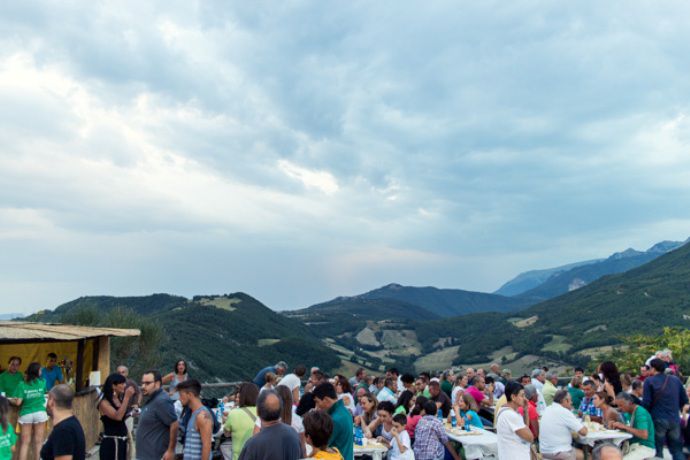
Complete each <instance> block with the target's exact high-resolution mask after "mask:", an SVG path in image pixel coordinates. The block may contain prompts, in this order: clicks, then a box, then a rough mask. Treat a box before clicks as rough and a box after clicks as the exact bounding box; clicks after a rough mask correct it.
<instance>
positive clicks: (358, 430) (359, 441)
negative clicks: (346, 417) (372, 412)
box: [355, 426, 364, 446]
mask: <svg viewBox="0 0 690 460" xmlns="http://www.w3.org/2000/svg"><path fill="white" fill-rule="evenodd" d="M363 444H364V433H363V432H362V427H360V426H356V427H355V445H356V446H361V445H363Z"/></svg>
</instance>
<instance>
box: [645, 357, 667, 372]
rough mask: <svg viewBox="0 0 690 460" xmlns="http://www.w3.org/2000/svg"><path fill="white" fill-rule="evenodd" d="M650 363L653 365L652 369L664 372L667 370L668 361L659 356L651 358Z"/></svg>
mask: <svg viewBox="0 0 690 460" xmlns="http://www.w3.org/2000/svg"><path fill="white" fill-rule="evenodd" d="M649 365H650V366H652V369H654V370H655V371H657V372H661V373H663V372H664V371H665V370H666V363H665V362H664V361H663V360H661V359H659V358H654V359H653V360H651V361H650V363H649Z"/></svg>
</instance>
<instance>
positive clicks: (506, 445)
mask: <svg viewBox="0 0 690 460" xmlns="http://www.w3.org/2000/svg"><path fill="white" fill-rule="evenodd" d="M525 427H526V425H525V420H524V418H523V417H522V415H520V414H519V413H517V412H515V411H514V410H513V409H510V408H502V409H501V412H500V413H499V415H498V425H497V427H496V435H497V436H498V458H500V459H501V460H530V450H529V443H528V442H527V441H525V440H523V439H522V438H521V437H520V436H518V435H517V434H516V433H515V432H516V431H517V430H519V429H522V428H525Z"/></svg>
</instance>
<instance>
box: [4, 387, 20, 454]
mask: <svg viewBox="0 0 690 460" xmlns="http://www.w3.org/2000/svg"><path fill="white" fill-rule="evenodd" d="M9 412H10V403H9V401H8V400H7V398H5V397H4V396H0V460H11V459H12V453H13V452H14V446H15V444H17V435H16V434H15V433H14V427H13V426H12V425H10V422H9V420H8V418H9Z"/></svg>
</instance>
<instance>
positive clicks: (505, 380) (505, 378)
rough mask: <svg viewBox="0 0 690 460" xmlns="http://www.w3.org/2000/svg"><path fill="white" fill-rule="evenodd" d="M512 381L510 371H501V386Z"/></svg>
mask: <svg viewBox="0 0 690 460" xmlns="http://www.w3.org/2000/svg"><path fill="white" fill-rule="evenodd" d="M511 380H513V371H511V370H510V369H503V380H502V381H503V385H504V386H505V384H506V383H508V382H510V381H511Z"/></svg>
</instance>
